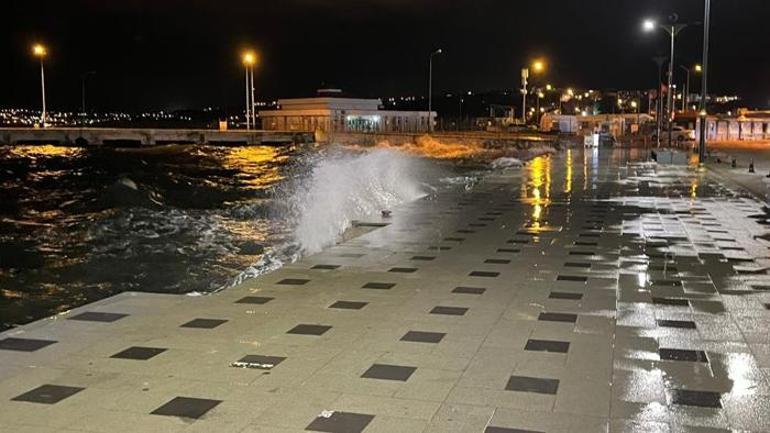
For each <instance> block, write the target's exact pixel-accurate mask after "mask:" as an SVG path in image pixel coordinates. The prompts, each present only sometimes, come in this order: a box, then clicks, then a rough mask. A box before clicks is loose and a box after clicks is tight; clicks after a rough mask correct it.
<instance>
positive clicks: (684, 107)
mask: <svg viewBox="0 0 770 433" xmlns="http://www.w3.org/2000/svg"><path fill="white" fill-rule="evenodd" d="M679 68H680V69H682V70H683V71H684V72H685V73H686V74H687V81H685V84H684V97H683V98H682V112H685V111H687V106H688V105H690V68H688V67H687V66H683V65H679Z"/></svg>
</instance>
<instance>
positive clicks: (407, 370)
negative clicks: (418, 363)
mask: <svg viewBox="0 0 770 433" xmlns="http://www.w3.org/2000/svg"><path fill="white" fill-rule="evenodd" d="M415 371H417V367H408V366H402V365H388V364H373V365H372V366H371V367H369V369H368V370H366V371H365V372H364V374H362V375H361V377H363V378H365V379H382V380H396V381H401V382H406V381H407V380H409V378H410V377H411V376H412V374H413V373H414V372H415Z"/></svg>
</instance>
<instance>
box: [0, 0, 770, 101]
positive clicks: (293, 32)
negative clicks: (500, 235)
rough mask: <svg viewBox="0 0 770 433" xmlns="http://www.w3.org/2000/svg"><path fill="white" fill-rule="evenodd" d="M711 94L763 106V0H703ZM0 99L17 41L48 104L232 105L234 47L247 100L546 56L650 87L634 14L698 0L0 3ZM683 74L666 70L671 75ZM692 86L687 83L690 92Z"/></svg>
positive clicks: (457, 74)
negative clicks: (43, 85)
mask: <svg viewBox="0 0 770 433" xmlns="http://www.w3.org/2000/svg"><path fill="white" fill-rule="evenodd" d="M712 4H713V15H712V33H711V34H712V51H711V54H712V62H711V76H710V81H711V84H712V87H711V88H712V90H713V91H714V92H715V93H720V94H733V93H736V94H739V95H741V96H742V97H744V98H746V102H747V105H751V106H767V105H769V104H770V31H769V30H768V23H767V21H768V20H770V0H713V1H712ZM0 8H2V9H1V10H2V13H0V16H2V18H3V19H2V30H0V31H1V32H2V35H3V36H2V38H0V59H2V67H0V78H2V80H1V81H0V82H1V83H2V87H1V88H0V107H20V106H24V107H37V105H38V98H39V90H38V87H37V86H38V85H39V81H38V80H39V76H38V75H37V74H38V69H37V67H38V66H37V64H36V61H35V59H34V58H33V57H32V56H31V54H30V46H31V44H32V43H33V42H35V41H41V42H44V43H45V44H46V45H47V46H48V47H49V53H50V56H49V58H48V59H47V62H48V63H47V74H48V87H49V101H50V102H49V104H50V105H49V106H50V107H51V108H53V109H66V108H77V107H79V105H80V82H81V81H80V76H81V74H83V73H84V72H87V71H95V72H96V74H95V75H92V76H89V78H88V80H89V81H88V82H89V91H88V94H89V101H90V102H89V105H92V106H94V107H96V108H98V109H102V110H105V109H119V110H139V109H145V108H146V109H161V108H163V109H181V108H201V107H205V106H209V105H210V106H220V107H237V106H239V104H241V99H243V95H242V93H243V76H242V73H243V71H242V69H241V65H240V58H239V53H240V50H241V49H242V48H243V47H247V46H250V47H254V48H255V49H256V50H258V52H259V53H260V55H261V65H260V67H259V68H258V71H257V74H256V87H257V92H258V95H259V96H258V97H259V98H272V97H289V96H308V95H312V94H313V93H314V90H315V89H316V88H318V87H320V86H321V85H322V84H326V85H330V86H336V87H340V88H343V89H344V90H345V91H346V92H347V93H349V94H352V95H356V96H386V95H411V94H414V95H419V94H424V93H425V92H426V87H427V69H428V68H427V66H428V65H427V59H428V54H429V53H430V52H431V51H432V50H433V49H435V48H438V47H441V48H443V49H444V51H445V54H444V55H443V56H441V57H437V58H436V62H435V76H434V77H435V78H434V79H435V86H436V87H435V91H436V92H439V93H443V92H457V91H461V90H462V91H467V90H473V91H485V90H493V89H510V88H513V87H518V85H519V70H520V68H521V67H522V66H523V65H524V64H526V63H527V62H528V61H530V60H531V59H533V58H535V57H544V58H546V59H547V60H548V63H549V70H548V73H547V77H546V78H545V80H547V81H548V82H550V83H553V84H555V85H558V86H563V87H566V86H576V87H581V88H597V89H604V88H616V89H617V88H620V89H638V88H652V87H654V81H655V74H656V69H657V68H656V66H655V65H654V63H653V62H652V60H651V57H652V56H655V55H660V54H667V52H668V40H667V36H666V35H665V34H664V33H663V32H662V31H658V32H656V33H655V34H645V33H643V32H642V31H641V21H642V19H643V18H644V17H653V16H657V17H660V18H661V19H665V17H666V16H668V15H669V14H671V13H672V12H678V13H679V15H680V16H681V21H693V22H695V21H701V20H702V19H703V0H538V1H522V0H468V1H466V0H275V1H264V0H217V1H214V0H36V1H20V0H10V2H9V1H8V0H5V1H3V5H2V6H0ZM701 43H702V28H701V27H699V26H696V27H692V28H688V29H685V30H684V31H683V33H682V34H681V35H680V38H679V43H678V57H679V59H678V60H677V62H676V63H677V64H694V63H696V62H700V56H701ZM683 75H684V72H683V71H678V72H677V81H683V80H684V78H683ZM698 83H699V80H698V79H697V78H696V79H694V83H693V87H695V86H697V85H698Z"/></svg>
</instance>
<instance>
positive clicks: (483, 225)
mask: <svg viewBox="0 0 770 433" xmlns="http://www.w3.org/2000/svg"><path fill="white" fill-rule="evenodd" d="M486 226H487V225H486V224H484V223H470V224H468V227H486Z"/></svg>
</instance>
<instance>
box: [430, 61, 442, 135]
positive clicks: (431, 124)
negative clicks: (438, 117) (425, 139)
mask: <svg viewBox="0 0 770 433" xmlns="http://www.w3.org/2000/svg"><path fill="white" fill-rule="evenodd" d="M442 52H443V51H442V50H441V48H439V49H437V50H436V51H434V52H432V53H430V56H429V57H428V131H429V132H433V57H434V56H437V55H439V54H441V53H442Z"/></svg>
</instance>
